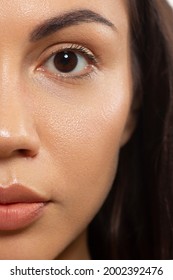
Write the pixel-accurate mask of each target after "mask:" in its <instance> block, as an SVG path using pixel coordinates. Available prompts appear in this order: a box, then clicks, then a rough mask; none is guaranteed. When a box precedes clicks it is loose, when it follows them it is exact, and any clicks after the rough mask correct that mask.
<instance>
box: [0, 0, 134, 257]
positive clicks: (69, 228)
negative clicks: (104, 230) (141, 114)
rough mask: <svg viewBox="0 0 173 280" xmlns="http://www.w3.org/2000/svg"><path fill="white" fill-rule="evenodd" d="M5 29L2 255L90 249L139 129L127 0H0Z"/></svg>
mask: <svg viewBox="0 0 173 280" xmlns="http://www.w3.org/2000/svg"><path fill="white" fill-rule="evenodd" d="M0 38H1V42H0V104H1V106H0V194H1V196H0V218H1V220H3V225H2V222H0V248H1V249H0V259H55V258H59V259H63V258H64V259H73V258H74V259H86V258H89V253H88V248H87V244H86V231H87V226H88V224H89V223H90V222H91V220H92V219H93V217H94V216H95V215H96V213H97V212H98V211H99V209H100V207H101V206H102V204H103V203H104V201H105V199H106V197H107V195H108V193H109V191H110V189H111V185H112V182H113V180H114V177H115V175H116V169H117V164H118V157H119V152H120V148H121V147H122V145H124V144H125V143H126V142H127V141H128V139H129V137H130V135H131V133H132V130H133V118H132V116H131V115H132V114H131V103H132V77H131V63H130V47H129V46H130V44H129V22H128V10H127V4H126V1H125V0H116V1H115V0H95V1H88V0H74V1H68V0H59V1H55V0H44V1H37V0H31V1H26V0H10V1H2V3H1V9H0ZM19 184H22V185H23V186H20V187H18V185H19ZM9 185H10V186H9ZM22 188H23V189H22ZM19 193H20V194H19ZM31 193H32V195H31ZM33 194H34V195H33ZM7 197H10V199H9V198H7ZM14 204H15V205H14ZM40 205H41V206H42V207H41V208H42V209H41V211H40V208H39V206H40ZM10 207H11V208H10ZM34 207H35V208H34ZM37 210H38V212H39V214H38V213H36V212H37ZM7 212H8V213H7ZM12 212H13V213H12ZM14 212H15V214H14ZM4 213H5V214H4ZM6 214H7V216H6V219H7V221H6V220H5V218H4V217H5V215H6ZM27 215H28V216H29V218H28V219H27ZM33 217H34V218H33ZM12 218H14V220H15V221H16V222H15V225H14V223H13V222H11V220H10V219H12Z"/></svg>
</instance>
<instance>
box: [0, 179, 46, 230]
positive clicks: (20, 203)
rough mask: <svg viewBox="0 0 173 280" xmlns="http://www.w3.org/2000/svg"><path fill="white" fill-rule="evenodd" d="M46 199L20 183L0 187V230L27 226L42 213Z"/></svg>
mask: <svg viewBox="0 0 173 280" xmlns="http://www.w3.org/2000/svg"><path fill="white" fill-rule="evenodd" d="M46 204H47V202H46V200H45V199H44V198H43V197H41V196H40V195H38V194H37V193H35V192H33V191H32V190H30V189H29V188H27V187H25V186H23V185H21V184H12V185H10V186H7V187H5V188H4V187H0V231H1V230H4V231H5V230H6V231H8V230H18V229H22V228H25V227H27V226H29V225H30V224H31V223H33V222H34V221H36V220H38V219H39V218H40V217H41V216H42V215H43V213H44V208H45V206H46Z"/></svg>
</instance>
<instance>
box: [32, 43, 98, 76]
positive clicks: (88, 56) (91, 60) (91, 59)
mask: <svg viewBox="0 0 173 280" xmlns="http://www.w3.org/2000/svg"><path fill="white" fill-rule="evenodd" d="M53 47H54V48H55V50H53V51H51V54H48V55H47V54H45V53H44V54H43V56H44V57H45V56H46V58H43V59H42V62H41V63H40V65H39V66H38V67H37V70H39V71H42V72H44V73H46V74H48V75H49V76H51V77H53V78H55V79H60V80H65V81H66V80H79V79H86V78H92V74H95V73H96V69H97V68H98V66H99V63H98V57H97V58H96V56H95V55H94V54H93V53H92V52H91V51H90V50H89V49H88V48H86V47H84V46H82V45H78V44H70V45H68V46H65V47H63V46H61V47H60V48H59V49H58V50H57V47H55V46H53ZM61 52H73V53H77V54H78V55H82V56H83V57H84V58H85V60H86V61H87V63H88V64H87V66H91V67H90V71H87V73H83V74H77V75H74V74H64V73H61V72H59V73H58V70H57V73H53V72H52V73H51V71H49V70H47V69H46V67H45V66H44V65H45V64H46V63H47V62H48V61H49V60H50V59H51V58H53V57H54V56H56V55H57V54H58V53H61ZM46 53H47V51H46ZM48 53H50V50H48Z"/></svg>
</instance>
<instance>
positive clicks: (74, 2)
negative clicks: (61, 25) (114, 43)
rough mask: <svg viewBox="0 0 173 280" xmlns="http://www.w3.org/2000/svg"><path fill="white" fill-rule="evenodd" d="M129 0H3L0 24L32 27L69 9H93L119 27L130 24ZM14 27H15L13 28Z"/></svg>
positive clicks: (23, 27) (22, 27) (25, 28)
mask: <svg viewBox="0 0 173 280" xmlns="http://www.w3.org/2000/svg"><path fill="white" fill-rule="evenodd" d="M126 1H127V0H92V1H88V0H70V1H69V0H58V1H56V0H42V1H40V0H30V1H26V0H8V1H5V0H1V4H0V6H1V9H0V26H3V28H4V24H5V27H6V30H7V28H8V27H9V26H10V29H9V31H10V30H12V31H13V30H14V28H15V27H20V29H24V30H25V32H26V31H27V28H31V27H32V26H35V25H36V24H39V23H40V22H42V21H44V20H45V19H47V18H50V17H53V16H57V15H58V14H61V13H65V12H67V11H69V10H76V9H77V10H78V9H91V10H92V11H95V12H97V13H99V14H101V15H103V16H104V17H106V18H108V19H109V20H111V21H112V22H113V23H114V24H115V25H116V27H117V28H119V29H121V26H124V25H127V24H128V11H127V3H126ZM11 27H13V28H11Z"/></svg>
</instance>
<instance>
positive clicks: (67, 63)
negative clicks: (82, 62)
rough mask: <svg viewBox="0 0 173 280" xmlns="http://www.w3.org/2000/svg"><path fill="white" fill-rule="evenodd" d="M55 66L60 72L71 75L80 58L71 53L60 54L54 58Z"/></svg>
mask: <svg viewBox="0 0 173 280" xmlns="http://www.w3.org/2000/svg"><path fill="white" fill-rule="evenodd" d="M54 65H55V68H56V69H57V70H58V71H59V72H62V73H70V72H72V71H73V70H74V69H75V68H76V67H77V65H78V57H77V55H76V54H75V53H74V52H71V51H63V52H59V53H57V54H56V55H55V56H54Z"/></svg>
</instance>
